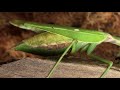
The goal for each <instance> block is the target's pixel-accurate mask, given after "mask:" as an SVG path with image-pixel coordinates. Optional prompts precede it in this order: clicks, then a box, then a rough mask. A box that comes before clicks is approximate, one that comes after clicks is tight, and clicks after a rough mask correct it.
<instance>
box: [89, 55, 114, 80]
mask: <svg viewBox="0 0 120 90" xmlns="http://www.w3.org/2000/svg"><path fill="white" fill-rule="evenodd" d="M89 56H90V57H91V58H94V59H96V60H99V61H101V62H103V63H106V64H108V67H107V68H106V70H105V71H104V72H103V73H102V75H101V76H100V78H103V77H104V76H105V75H106V74H107V72H108V71H109V70H110V68H111V67H112V65H113V62H112V61H109V60H106V59H103V58H100V57H98V56H96V55H93V54H90V55H89Z"/></svg>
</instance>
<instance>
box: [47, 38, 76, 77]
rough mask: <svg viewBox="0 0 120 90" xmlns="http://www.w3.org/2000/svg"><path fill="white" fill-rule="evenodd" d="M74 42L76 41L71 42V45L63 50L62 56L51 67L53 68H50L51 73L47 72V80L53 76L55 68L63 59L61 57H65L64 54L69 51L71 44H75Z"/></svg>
mask: <svg viewBox="0 0 120 90" xmlns="http://www.w3.org/2000/svg"><path fill="white" fill-rule="evenodd" d="M75 41H76V40H73V41H72V43H71V44H70V45H69V47H68V48H67V49H66V50H65V52H64V53H63V54H62V56H61V57H60V58H59V60H58V61H57V62H56V63H55V65H54V66H53V68H52V69H51V71H50V72H49V74H48V76H47V78H49V77H50V76H51V75H52V74H53V72H54V70H55V68H56V67H57V66H58V64H59V63H60V61H61V60H62V59H63V57H64V56H65V55H66V53H67V52H68V51H69V50H70V48H71V47H72V46H73V44H74V43H75Z"/></svg>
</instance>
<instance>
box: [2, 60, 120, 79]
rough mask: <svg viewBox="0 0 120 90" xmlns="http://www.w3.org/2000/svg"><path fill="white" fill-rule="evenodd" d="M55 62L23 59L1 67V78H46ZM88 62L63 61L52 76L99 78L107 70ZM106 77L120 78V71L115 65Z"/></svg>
mask: <svg viewBox="0 0 120 90" xmlns="http://www.w3.org/2000/svg"><path fill="white" fill-rule="evenodd" d="M54 63H55V62H54V61H51V60H47V59H45V60H41V59H37V58H36V59H35V58H34V59H30V58H26V59H21V60H18V61H15V62H11V63H8V64H3V65H1V67H0V78H45V77H46V75H47V74H48V72H49V70H50V69H51V68H52V66H53V64H54ZM92 63H93V62H91V64H86V61H81V62H80V63H79V64H78V63H70V62H62V63H61V64H60V65H59V66H58V68H57V69H56V70H55V73H54V74H53V76H52V78H98V77H99V76H100V75H101V73H102V72H103V71H104V70H105V68H104V67H103V66H100V65H96V64H94V65H93V64H92ZM106 78H120V71H119V69H118V68H115V67H113V68H112V69H111V70H110V71H109V72H108V74H107V75H106Z"/></svg>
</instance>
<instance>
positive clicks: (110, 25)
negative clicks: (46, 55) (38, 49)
mask: <svg viewBox="0 0 120 90" xmlns="http://www.w3.org/2000/svg"><path fill="white" fill-rule="evenodd" d="M14 19H20V20H27V21H35V22H39V23H47V24H58V25H66V26H74V27H79V28H86V29H95V30H99V31H104V32H107V33H110V34H112V35H115V36H120V13H119V12H0V63H1V62H8V61H12V60H13V59H17V58H23V57H40V56H36V55H32V54H28V53H24V52H19V51H9V50H10V48H12V47H14V46H15V45H16V44H18V43H20V42H21V41H22V40H24V39H27V38H29V37H32V36H34V35H35V34H36V33H34V32H32V31H27V30H22V29H19V28H16V27H14V26H12V25H10V24H9V21H10V20H14ZM119 51H120V47H118V46H116V45H112V44H109V43H103V44H101V45H99V46H98V47H97V48H96V49H95V51H94V52H95V53H96V54H98V55H99V56H102V57H104V58H107V59H109V60H112V61H115V60H116V58H117V59H119V58H118V56H117V54H118V52H119Z"/></svg>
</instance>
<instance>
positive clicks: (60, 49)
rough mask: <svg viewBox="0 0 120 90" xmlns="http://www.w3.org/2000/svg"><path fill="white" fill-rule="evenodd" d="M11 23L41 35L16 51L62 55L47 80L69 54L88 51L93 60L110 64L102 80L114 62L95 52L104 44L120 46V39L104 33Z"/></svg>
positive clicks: (21, 22) (36, 24) (15, 21)
mask: <svg viewBox="0 0 120 90" xmlns="http://www.w3.org/2000/svg"><path fill="white" fill-rule="evenodd" d="M10 23H11V24H12V25H14V26H16V27H19V28H22V29H27V30H32V31H34V32H37V33H40V34H38V35H36V36H34V37H32V38H29V39H27V40H23V42H22V43H21V44H19V45H17V46H16V47H15V48H14V49H15V50H19V51H24V52H28V53H33V54H40V55H58V54H62V55H61V57H60V58H59V60H58V61H57V62H56V63H55V65H54V67H53V68H52V69H51V71H50V72H49V74H48V76H47V78H49V77H50V76H51V75H52V74H53V72H54V70H55V69H56V67H57V66H58V64H59V63H60V61H61V60H62V59H63V57H64V56H65V55H66V54H67V53H68V52H70V53H72V54H74V53H76V52H78V51H80V52H83V51H86V52H87V55H89V56H90V57H91V58H93V59H96V60H99V61H101V62H103V63H106V64H108V67H107V68H106V70H105V71H104V72H103V73H102V74H101V76H100V78H102V77H104V76H105V75H106V74H107V72H108V71H109V70H110V68H111V67H112V65H113V62H112V61H110V60H106V59H103V58H100V57H98V56H96V55H94V54H92V52H93V50H94V49H95V48H96V46H97V45H99V44H101V43H103V42H109V43H112V44H115V45H118V46H120V39H119V37H114V36H111V35H110V34H108V33H104V32H99V31H94V30H86V29H81V28H75V27H66V26H58V25H52V24H39V23H35V22H27V21H22V20H13V21H11V22H10ZM43 31H44V32H43ZM45 31H46V32H45ZM41 32H42V33H41Z"/></svg>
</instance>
